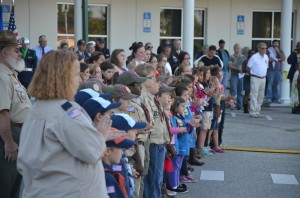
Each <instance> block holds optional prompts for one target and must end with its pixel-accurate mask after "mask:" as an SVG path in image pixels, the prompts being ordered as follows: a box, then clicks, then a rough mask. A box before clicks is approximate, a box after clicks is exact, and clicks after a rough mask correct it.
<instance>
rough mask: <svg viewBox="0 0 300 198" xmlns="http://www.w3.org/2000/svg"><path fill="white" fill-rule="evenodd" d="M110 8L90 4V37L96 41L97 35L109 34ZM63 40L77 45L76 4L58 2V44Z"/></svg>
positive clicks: (70, 45) (90, 39)
mask: <svg viewBox="0 0 300 198" xmlns="http://www.w3.org/2000/svg"><path fill="white" fill-rule="evenodd" d="M107 16H108V9H107V6H105V5H88V33H89V35H88V37H89V41H92V40H93V41H95V40H96V38H97V37H104V38H105V39H106V40H107V35H108V19H107ZM62 41H68V43H69V47H70V48H73V47H74V46H75V45H76V41H74V4H72V3H58V4H57V46H58V47H59V46H60V43H61V42H62Z"/></svg>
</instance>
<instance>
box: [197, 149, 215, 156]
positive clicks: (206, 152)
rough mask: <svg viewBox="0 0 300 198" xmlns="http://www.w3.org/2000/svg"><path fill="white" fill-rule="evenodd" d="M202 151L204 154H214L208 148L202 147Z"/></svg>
mask: <svg viewBox="0 0 300 198" xmlns="http://www.w3.org/2000/svg"><path fill="white" fill-rule="evenodd" d="M200 153H201V154H202V155H207V156H212V155H213V154H212V153H211V152H210V151H209V150H208V149H206V148H201V150H200Z"/></svg>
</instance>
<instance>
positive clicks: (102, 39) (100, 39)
mask: <svg viewBox="0 0 300 198" xmlns="http://www.w3.org/2000/svg"><path fill="white" fill-rule="evenodd" d="M96 40H97V41H99V42H103V43H105V39H104V38H102V37H98V38H97V39H96Z"/></svg>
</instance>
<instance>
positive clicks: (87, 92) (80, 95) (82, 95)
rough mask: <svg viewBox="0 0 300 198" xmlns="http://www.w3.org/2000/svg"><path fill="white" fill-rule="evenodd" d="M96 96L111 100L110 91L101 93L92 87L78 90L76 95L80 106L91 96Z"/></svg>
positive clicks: (76, 100)
mask: <svg viewBox="0 0 300 198" xmlns="http://www.w3.org/2000/svg"><path fill="white" fill-rule="evenodd" d="M94 97H101V98H103V99H105V100H110V99H111V95H110V94H108V93H103V94H99V93H98V92H96V91H94V90H92V89H82V90H80V91H78V92H77V94H76V95H75V97H74V98H75V102H77V103H78V104H79V105H80V106H83V104H84V103H85V102H86V101H87V100H88V99H90V98H94Z"/></svg>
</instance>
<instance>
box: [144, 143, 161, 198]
mask: <svg viewBox="0 0 300 198" xmlns="http://www.w3.org/2000/svg"><path fill="white" fill-rule="evenodd" d="M149 154H150V161H149V170H148V174H147V175H146V176H145V178H144V195H143V197H144V198H161V197H162V195H161V186H162V182H163V172H164V160H165V155H166V148H165V145H164V144H150V147H149Z"/></svg>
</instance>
